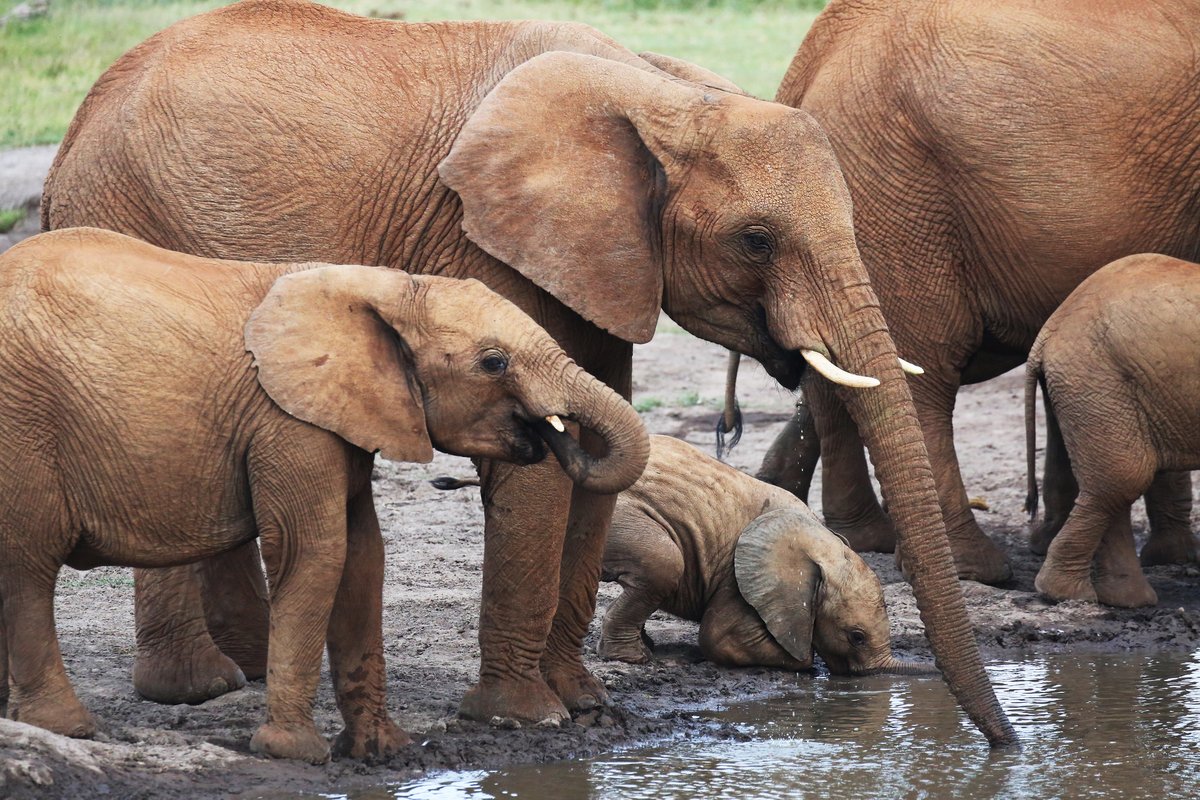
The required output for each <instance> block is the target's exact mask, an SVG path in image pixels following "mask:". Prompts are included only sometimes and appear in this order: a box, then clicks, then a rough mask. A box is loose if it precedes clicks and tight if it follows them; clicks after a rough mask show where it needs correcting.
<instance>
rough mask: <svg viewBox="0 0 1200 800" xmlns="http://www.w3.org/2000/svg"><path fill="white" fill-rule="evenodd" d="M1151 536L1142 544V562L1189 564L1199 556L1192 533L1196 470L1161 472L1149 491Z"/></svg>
mask: <svg viewBox="0 0 1200 800" xmlns="http://www.w3.org/2000/svg"><path fill="white" fill-rule="evenodd" d="M1146 514H1147V516H1149V517H1150V538H1149V539H1148V540H1147V541H1146V544H1145V546H1144V547H1142V554H1141V564H1142V566H1143V567H1152V566H1156V565H1158V564H1189V563H1191V562H1193V561H1196V560H1197V553H1196V537H1195V536H1193V535H1192V473H1190V472H1160V473H1159V474H1157V475H1155V476H1154V482H1153V483H1151V484H1150V489H1149V491H1147V492H1146Z"/></svg>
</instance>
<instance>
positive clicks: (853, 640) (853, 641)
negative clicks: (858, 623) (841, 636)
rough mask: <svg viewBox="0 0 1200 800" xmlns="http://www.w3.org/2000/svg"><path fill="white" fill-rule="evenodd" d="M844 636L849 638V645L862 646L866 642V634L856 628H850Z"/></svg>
mask: <svg viewBox="0 0 1200 800" xmlns="http://www.w3.org/2000/svg"><path fill="white" fill-rule="evenodd" d="M846 638H847V639H849V640H850V646H851V647H862V646H863V645H865V644H866V643H867V635H866V634H865V633H863V632H862V631H860V630H859V629H858V628H851V629H850V630H849V631H847V632H846Z"/></svg>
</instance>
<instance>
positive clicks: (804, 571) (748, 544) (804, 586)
mask: <svg viewBox="0 0 1200 800" xmlns="http://www.w3.org/2000/svg"><path fill="white" fill-rule="evenodd" d="M816 524H819V523H817V522H816V521H815V520H813V519H809V518H808V517H807V516H804V515H801V514H797V513H796V511H795V510H793V509H786V508H781V509H776V510H775V511H768V512H767V513H765V514H762V515H761V516H759V517H757V518H755V519H754V520H753V521H752V522H751V523H750V524H749V525H747V526H746V527H745V529H743V530H742V533H741V536H740V537H739V538H738V543H737V548H736V549H735V550H734V555H733V567H734V577H735V578H736V579H737V585H738V591H739V592H741V594H742V597H744V598H746V602H748V603H750V605H752V606H754V610H755V611H757V612H758V615H759V616H760V617H761V618H762V621H763V623H764V624H766V626H767V630H768V631H770V632H771V636H773V637H774V638H775V641H777V642H779V645H780V646H781V647H782V648H783V649H784V650H786V651H787V652H788V653H789V654H791V656H792V657H793V658H795V659H797V660H798V661H800V662H801V663H804V664H810V663H812V640H813V626H814V625H815V624H816V621H817V600H818V598H817V593H818V591H819V590H820V588H821V568H820V567H819V566H817V563H816V562H815V561H813V560H812V559H811V558H809V555H808V552H807V551H806V549H805V546H804V539H803V537H802V536H798V535H797V530H798V529H800V528H803V527H804V526H807V525H816Z"/></svg>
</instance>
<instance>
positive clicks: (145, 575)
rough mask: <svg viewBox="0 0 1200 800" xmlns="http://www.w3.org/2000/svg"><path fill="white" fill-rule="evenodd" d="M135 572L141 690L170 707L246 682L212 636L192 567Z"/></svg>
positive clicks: (136, 680)
mask: <svg viewBox="0 0 1200 800" xmlns="http://www.w3.org/2000/svg"><path fill="white" fill-rule="evenodd" d="M256 552H257V551H256ZM133 576H134V625H135V628H136V630H137V657H136V658H135V659H134V662H133V686H134V688H135V689H137V692H138V694H140V695H141V696H142V697H145V698H146V699H148V700H153V701H155V702H158V703H166V704H168V705H174V704H176V703H202V702H204V701H205V700H209V699H211V698H213V697H219V696H220V695H222V694H225V693H226V692H232V691H234V690H235V689H240V688H241V687H243V686H245V685H246V676H245V675H244V674H243V672H242V670H241V669H239V668H238V665H237V664H235V663H234V662H233V661H232V660H231V659H230V658H229V657H228V656H226V655H225V654H224V653H222V652H221V651H220V649H218V647H217V645H216V643H214V642H213V640H212V637H211V636H210V635H209V632H208V625H207V623H206V620H205V616H204V603H203V601H202V600H201V594H200V585H199V577H198V576H197V575H196V572H195V571H194V570H193V568H192V566H190V565H188V566H181V567H170V568H166V569H137V570H134V572H133ZM218 586H219V584H218ZM218 586H214V587H213V588H212V590H213V591H219V588H218Z"/></svg>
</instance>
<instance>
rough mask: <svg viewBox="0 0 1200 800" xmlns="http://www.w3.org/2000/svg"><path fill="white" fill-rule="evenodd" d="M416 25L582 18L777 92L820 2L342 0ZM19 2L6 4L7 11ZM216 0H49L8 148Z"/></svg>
mask: <svg viewBox="0 0 1200 800" xmlns="http://www.w3.org/2000/svg"><path fill="white" fill-rule="evenodd" d="M330 4H331V5H334V6H337V7H339V8H344V9H346V10H348V11H353V12H354V13H358V14H371V15H374V16H388V17H393V18H399V19H405V20H409V21H425V20H436V19H560V20H572V21H577V22H586V23H588V24H590V25H593V26H595V27H596V28H599V29H600V30H601V31H604V32H605V33H607V34H608V35H610V36H612V37H613V38H615V39H616V40H617V41H619V42H621V43H622V44H624V45H625V46H626V47H629V48H630V49H631V50H633V51H634V52H638V51H641V50H654V51H657V52H660V53H666V54H669V55H673V56H678V57H680V58H685V59H688V60H689V61H694V62H696V63H698V64H702V65H703V66H705V67H707V68H709V69H711V70H713V71H715V72H718V73H720V74H722V75H724V76H726V77H728V78H730V79H731V80H733V81H735V82H736V83H738V84H739V85H740V86H741V87H742V88H744V89H745V90H746V91H748V92H750V93H752V94H755V95H758V96H760V97H772V96H773V95H774V93H775V88H776V86H778V84H779V80H780V78H782V77H783V73H784V70H786V69H787V65H788V62H790V61H791V58H792V55H793V54H794V53H795V51H796V48H797V47H799V45H800V41H801V39H803V37H804V34H805V33H806V32H807V31H808V27H809V25H811V24H812V20H813V18H814V17H815V16H816V14H817V11H818V10H819V8H820V7H821V6H823V5H824V3H823V2H821V0H791V2H786V0H451V2H446V0H342V1H341V2H337V1H335V2H331V3H330ZM14 5H16V2H15V0H0V13H4V12H7V11H8V10H9V9H10V8H11V7H12V6H14ZM218 5H221V3H220V2H215V1H214V0H167V2H155V0H53V2H52V3H51V4H50V13H49V14H48V15H46V16H44V17H39V18H36V19H30V20H25V21H20V22H12V23H10V24H9V25H7V26H6V27H4V28H3V29H0V148H6V147H20V146H24V145H32V144H50V143H53V142H57V141H59V140H60V139H61V138H62V136H63V134H64V133H65V132H66V128H67V124H68V123H69V122H70V120H71V117H72V116H73V115H74V113H75V109H76V108H77V107H78V105H79V103H80V102H81V101H82V100H83V98H84V96H85V95H86V94H87V90H88V89H89V88H90V87H91V85H92V84H93V83H94V82H95V80H96V78H98V77H99V76H100V74H101V73H102V72H103V71H104V70H105V69H107V68H108V66H109V65H110V64H112V62H113V61H115V60H116V59H117V57H119V56H120V55H121V54H122V53H124V52H125V51H126V50H128V49H129V48H131V47H133V46H134V45H135V44H137V43H138V42H140V41H142V40H143V39H145V38H146V37H148V36H150V35H151V34H152V33H154V32H156V31H158V30H160V29H162V28H165V27H166V26H167V25H170V24H171V23H172V22H175V21H176V20H179V19H182V18H184V17H188V16H191V15H193V14H198V13H200V12H202V11H206V10H208V9H210V8H213V7H215V6H218Z"/></svg>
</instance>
